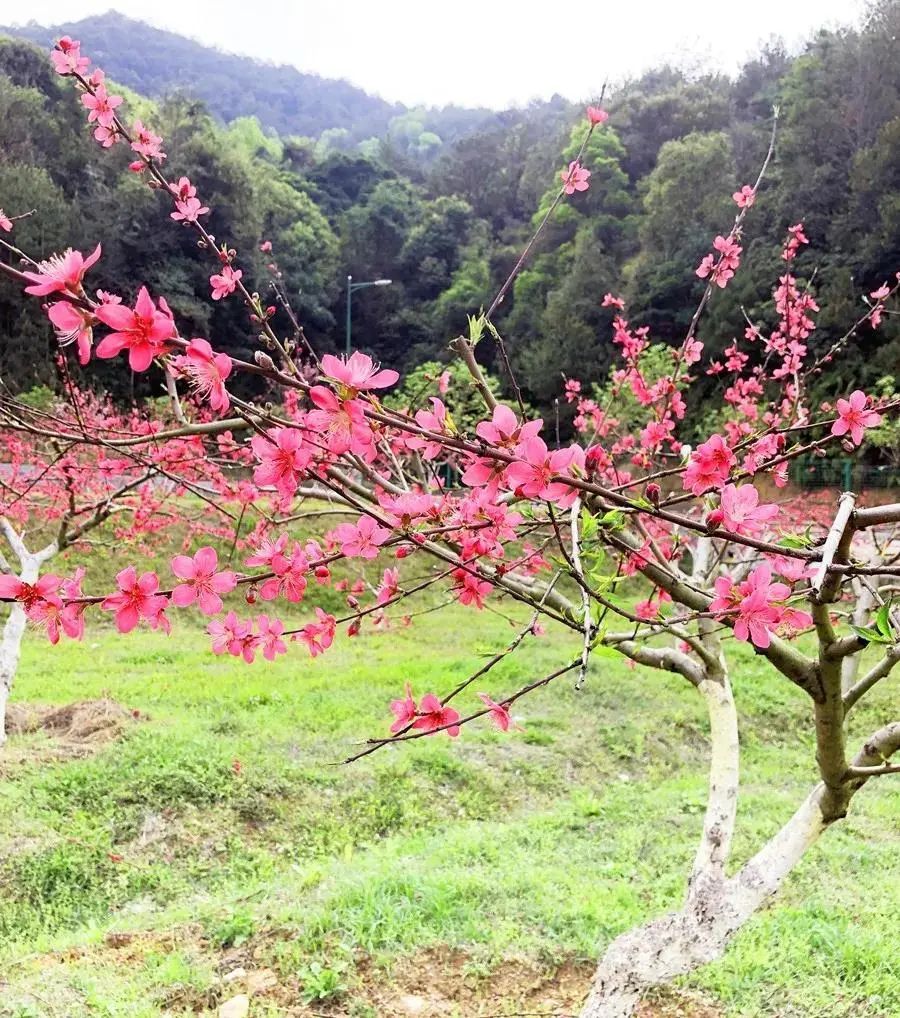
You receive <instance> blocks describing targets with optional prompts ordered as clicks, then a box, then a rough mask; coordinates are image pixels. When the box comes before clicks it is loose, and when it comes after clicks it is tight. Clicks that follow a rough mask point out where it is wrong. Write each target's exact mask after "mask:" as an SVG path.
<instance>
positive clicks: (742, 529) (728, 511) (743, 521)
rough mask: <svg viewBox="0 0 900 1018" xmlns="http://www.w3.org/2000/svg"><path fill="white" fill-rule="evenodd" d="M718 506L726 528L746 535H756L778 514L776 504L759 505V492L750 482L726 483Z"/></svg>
mask: <svg viewBox="0 0 900 1018" xmlns="http://www.w3.org/2000/svg"><path fill="white" fill-rule="evenodd" d="M720 508H721V511H722V513H723V517H724V518H723V523H724V525H725V527H726V529H727V530H730V531H731V532H732V533H735V534H743V535H745V536H746V537H758V536H759V535H760V534H761V533H762V532H763V530H764V529H765V527H766V524H768V523H770V522H771V521H772V520H774V519H775V517H776V516H777V515H778V506H777V505H774V504H768V505H760V504H759V492H758V491H757V490H756V488H754V486H753V485H752V484H742V485H741V486H740V487H736V486H735V485H733V484H726V485H725V487H724V488H723V489H722V499H721V502H720Z"/></svg>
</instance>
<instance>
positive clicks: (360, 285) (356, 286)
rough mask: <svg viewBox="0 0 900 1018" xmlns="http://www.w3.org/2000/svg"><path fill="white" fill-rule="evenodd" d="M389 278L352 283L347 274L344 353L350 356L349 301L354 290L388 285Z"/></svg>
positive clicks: (389, 282)
mask: <svg viewBox="0 0 900 1018" xmlns="http://www.w3.org/2000/svg"><path fill="white" fill-rule="evenodd" d="M392 282H393V280H391V279H373V280H371V281H370V282H368V283H354V282H353V276H347V341H346V343H345V344H344V355H345V356H346V357H349V356H350V303H351V300H352V298H353V291H354V290H362V289H364V288H365V287H367V286H390V285H391V283H392Z"/></svg>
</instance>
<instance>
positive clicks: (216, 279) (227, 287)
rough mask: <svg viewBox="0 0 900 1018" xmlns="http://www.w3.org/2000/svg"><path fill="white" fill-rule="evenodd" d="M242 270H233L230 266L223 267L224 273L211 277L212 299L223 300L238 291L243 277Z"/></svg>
mask: <svg viewBox="0 0 900 1018" xmlns="http://www.w3.org/2000/svg"><path fill="white" fill-rule="evenodd" d="M243 274H244V273H243V272H242V271H241V270H240V269H233V268H232V267H231V266H230V265H223V266H222V271H221V272H220V273H218V274H217V275H212V276H210V277H209V285H210V286H211V287H212V299H213V300H221V299H222V298H223V297H227V296H228V295H229V294H232V293H234V291H235V290H236V289H237V285H238V280H240V278H241V276H243Z"/></svg>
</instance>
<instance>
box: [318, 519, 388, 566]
mask: <svg viewBox="0 0 900 1018" xmlns="http://www.w3.org/2000/svg"><path fill="white" fill-rule="evenodd" d="M331 536H332V537H333V538H334V539H335V541H337V542H338V543H339V544H340V546H341V553H342V554H344V555H346V556H347V558H366V559H370V558H376V557H377V555H378V550H379V548H380V547H381V545H383V544H384V542H385V541H387V539H388V538H389V537H390V536H391V532H390V530H388V529H387V527H382V526H379V524H378V522H377V521H376V520H373V519H372V517H371V516H360V518H359V520H358V521H357V522H356V523H355V524H354V523H341V524H340V525H339V526H337V527H335V528H334V530H333V531H332V532H331Z"/></svg>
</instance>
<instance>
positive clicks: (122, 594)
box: [100, 566, 167, 633]
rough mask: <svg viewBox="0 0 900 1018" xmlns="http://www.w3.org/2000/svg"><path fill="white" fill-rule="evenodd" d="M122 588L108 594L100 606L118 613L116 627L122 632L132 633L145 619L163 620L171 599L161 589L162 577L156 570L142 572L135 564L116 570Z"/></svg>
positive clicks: (152, 620)
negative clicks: (161, 616)
mask: <svg viewBox="0 0 900 1018" xmlns="http://www.w3.org/2000/svg"><path fill="white" fill-rule="evenodd" d="M116 584H117V586H118V588H119V590H118V592H117V593H115V594H110V595H109V597H107V598H105V599H104V600H103V601H102V602H101V605H100V607H101V608H103V609H105V610H106V611H111V612H114V613H115V620H116V628H117V629H118V630H119V632H120V633H130V632H131V630H132V629H134V627H135V626H136V625H137V624H138V622H139V621H140V620H141V619H144V620H145V621H146V622H149V623H150V624H151V625H153V624H154V623H156V624H160V623H161V622H162V619H161V618H160V614H161V612H162V611H163V610H164V609H165V607H166V604H167V601H166V598H165V597H163V596H162V595H161V594H159V593H157V591H158V590H159V577H158V576H157V575H156V573H153V572H146V573H142V574H141V575H140V576H138V574H137V570H136V569H135V568H134V566H128V567H127V568H126V569H123V570H122V571H121V572H119V573H117V574H116Z"/></svg>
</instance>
